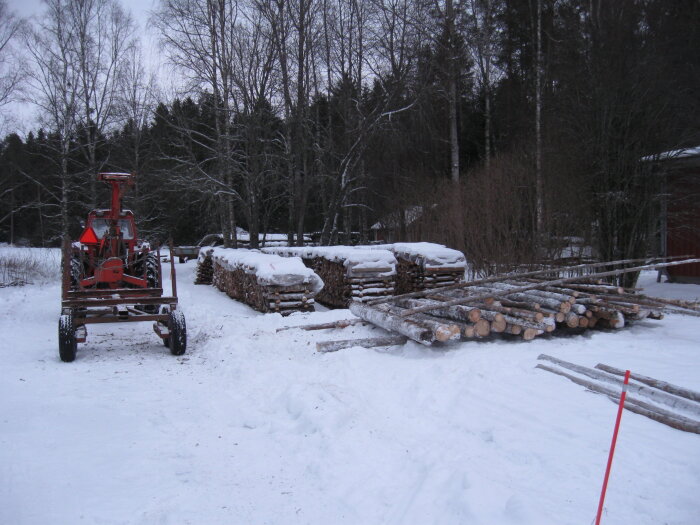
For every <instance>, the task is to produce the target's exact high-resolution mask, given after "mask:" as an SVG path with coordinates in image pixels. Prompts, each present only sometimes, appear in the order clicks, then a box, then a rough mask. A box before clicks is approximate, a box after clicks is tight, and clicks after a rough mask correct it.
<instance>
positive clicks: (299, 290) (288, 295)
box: [210, 248, 323, 315]
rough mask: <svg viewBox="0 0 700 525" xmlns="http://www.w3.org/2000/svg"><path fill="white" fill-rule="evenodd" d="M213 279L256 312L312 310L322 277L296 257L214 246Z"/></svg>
mask: <svg viewBox="0 0 700 525" xmlns="http://www.w3.org/2000/svg"><path fill="white" fill-rule="evenodd" d="M210 258H211V260H212V263H213V279H212V282H213V284H214V286H216V287H217V288H218V289H219V290H221V291H223V292H225V293H226V294H227V295H228V296H229V297H231V298H232V299H235V300H237V301H241V302H243V303H245V304H247V305H249V306H251V307H252V308H254V309H255V310H258V311H259V312H277V313H280V314H282V315H288V314H290V313H292V312H313V311H314V297H315V295H316V294H317V293H318V292H319V291H320V290H321V288H322V287H323V283H322V282H321V279H320V278H319V277H318V276H317V275H316V274H315V273H314V272H313V271H311V270H310V269H308V268H306V267H305V266H304V265H303V264H302V262H301V260H299V259H297V258H288V259H287V258H285V259H283V258H281V257H278V256H276V255H270V254H264V253H260V252H258V251H255V250H233V249H226V248H215V249H213V250H212V253H211V255H210Z"/></svg>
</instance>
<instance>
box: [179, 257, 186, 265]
mask: <svg viewBox="0 0 700 525" xmlns="http://www.w3.org/2000/svg"><path fill="white" fill-rule="evenodd" d="M177 261H178V262H179V263H180V264H183V263H186V262H187V257H178V258H177Z"/></svg>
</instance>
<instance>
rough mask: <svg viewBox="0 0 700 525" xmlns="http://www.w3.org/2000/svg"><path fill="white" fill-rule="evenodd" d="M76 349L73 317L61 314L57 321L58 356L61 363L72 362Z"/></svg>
mask: <svg viewBox="0 0 700 525" xmlns="http://www.w3.org/2000/svg"><path fill="white" fill-rule="evenodd" d="M77 348H78V342H77V341H76V339H75V326H74V324H73V315H72V314H62V315H61V317H59V319H58V354H59V355H60V356H61V361H64V362H66V363H70V362H71V361H74V360H75V351H76V349H77Z"/></svg>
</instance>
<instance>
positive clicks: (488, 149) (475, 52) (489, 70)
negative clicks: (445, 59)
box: [466, 0, 499, 169]
mask: <svg viewBox="0 0 700 525" xmlns="http://www.w3.org/2000/svg"><path fill="white" fill-rule="evenodd" d="M498 3H499V0H469V4H468V9H467V10H466V21H467V27H466V29H467V34H466V41H467V43H468V45H469V50H470V53H471V55H472V58H473V59H474V62H475V63H476V65H477V71H478V77H477V78H478V80H479V84H480V87H481V92H482V94H483V97H484V165H485V166H486V168H487V169H488V168H489V167H490V165H491V156H492V154H493V152H492V150H493V147H492V144H491V137H492V130H491V127H492V120H493V110H492V108H491V103H492V100H491V97H492V91H493V86H494V84H495V83H497V82H498V78H497V69H496V68H495V62H496V56H497V51H498V50H497V39H496V35H497V32H498V25H497V20H496V17H497V15H498V12H499V11H498V9H499V6H498ZM494 77H496V78H494Z"/></svg>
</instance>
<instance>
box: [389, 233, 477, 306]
mask: <svg viewBox="0 0 700 525" xmlns="http://www.w3.org/2000/svg"><path fill="white" fill-rule="evenodd" d="M380 246H384V245H380ZM386 246H387V248H388V249H389V250H391V252H392V253H393V254H394V256H395V257H396V260H397V261H398V264H397V266H396V294H397V295H400V294H404V293H409V292H415V291H419V290H426V289H431V288H442V287H444V286H450V285H452V284H456V283H459V282H461V281H464V271H465V269H466V265H467V262H466V259H465V258H464V254H463V253H462V252H460V251H457V250H453V249H451V248H446V247H445V246H442V245H440V244H433V243H429V242H413V243H396V244H389V245H386Z"/></svg>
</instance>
